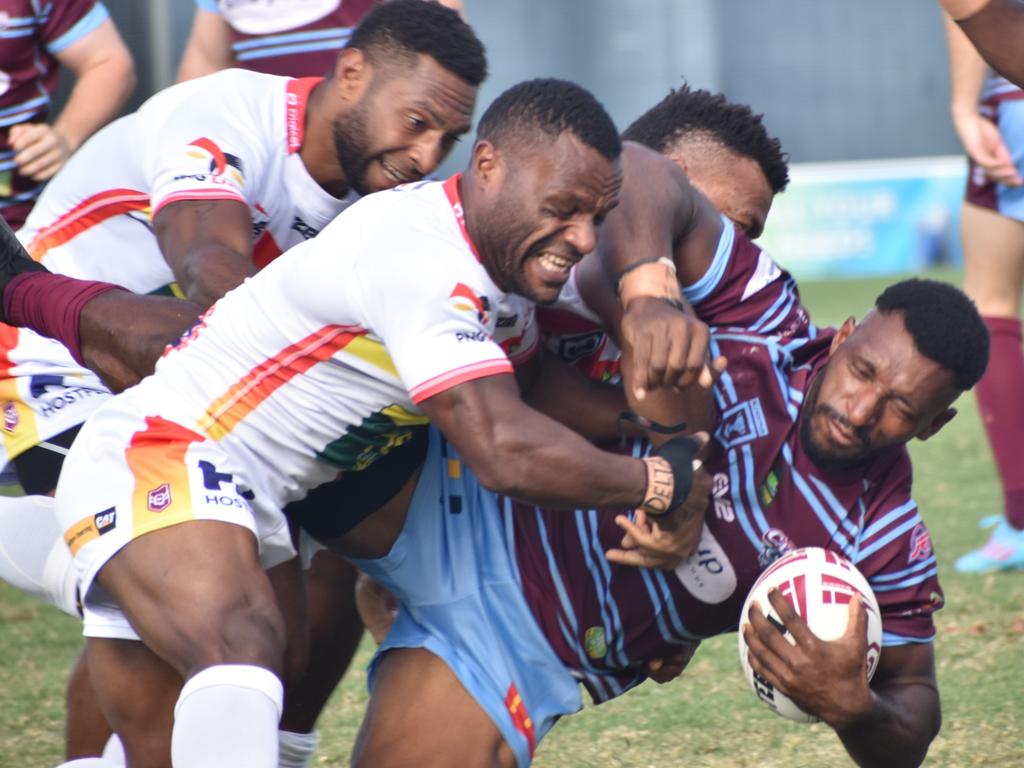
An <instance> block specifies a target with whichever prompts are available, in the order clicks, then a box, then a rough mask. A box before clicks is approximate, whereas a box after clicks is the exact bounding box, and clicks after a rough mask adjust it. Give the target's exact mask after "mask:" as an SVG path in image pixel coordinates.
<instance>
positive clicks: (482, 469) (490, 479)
mask: <svg viewBox="0 0 1024 768" xmlns="http://www.w3.org/2000/svg"><path fill="white" fill-rule="evenodd" d="M526 455H527V454H526V452H525V451H523V446H522V445H521V443H518V441H515V442H514V441H506V440H502V439H500V438H497V437H496V438H495V439H493V440H492V441H491V442H490V445H489V446H488V447H487V449H485V450H483V451H481V452H480V453H479V454H478V456H477V457H475V460H474V461H472V462H469V464H470V466H471V467H472V468H473V473H474V474H475V475H476V477H477V480H479V481H480V484H481V485H482V486H483V487H484V488H486V489H487V490H489V491H491V492H493V493H497V494H501V495H502V496H524V495H528V491H529V474H530V473H529V470H528V466H529V461H528V460H527V459H526Z"/></svg>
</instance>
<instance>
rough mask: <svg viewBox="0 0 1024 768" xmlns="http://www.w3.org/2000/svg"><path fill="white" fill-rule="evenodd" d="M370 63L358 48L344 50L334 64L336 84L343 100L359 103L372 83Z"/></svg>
mask: <svg viewBox="0 0 1024 768" xmlns="http://www.w3.org/2000/svg"><path fill="white" fill-rule="evenodd" d="M371 74H372V72H371V66H370V62H369V61H367V59H366V55H365V54H364V53H363V52H362V51H360V50H359V49H358V48H344V49H342V51H341V53H339V54H338V58H337V60H336V61H335V62H334V78H333V79H334V83H335V86H336V87H337V88H338V89H339V92H340V93H341V97H342V99H344V100H346V101H358V100H359V99H360V98H362V95H363V91H365V90H366V86H367V85H368V84H369V82H370V76H371Z"/></svg>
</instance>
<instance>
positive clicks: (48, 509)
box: [0, 496, 80, 618]
mask: <svg viewBox="0 0 1024 768" xmlns="http://www.w3.org/2000/svg"><path fill="white" fill-rule="evenodd" d="M0 579H3V580H4V581H6V582H7V583H8V584H11V585H13V586H15V587H17V588H18V589H20V590H21V591H22V592H25V593H26V594H29V595H31V596H32V597H35V598H37V599H39V600H43V601H45V602H47V603H50V604H51V605H55V606H57V607H58V608H60V609H61V610H62V611H64V612H65V613H69V614H71V615H72V616H74V617H75V618H80V616H79V613H78V602H77V599H76V591H75V590H76V586H77V580H76V578H75V570H74V567H73V565H72V559H71V551H70V550H69V549H68V547H67V545H66V544H65V543H64V532H63V531H62V530H61V527H60V524H59V523H58V522H57V511H56V508H55V502H54V500H53V499H52V498H50V497H49V496H0Z"/></svg>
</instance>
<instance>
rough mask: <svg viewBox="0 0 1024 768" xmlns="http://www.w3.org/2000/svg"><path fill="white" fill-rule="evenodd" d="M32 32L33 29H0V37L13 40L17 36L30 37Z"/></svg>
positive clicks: (33, 32) (33, 31)
mask: <svg viewBox="0 0 1024 768" xmlns="http://www.w3.org/2000/svg"><path fill="white" fill-rule="evenodd" d="M34 34H35V30H34V29H0V39H4V40H14V39H16V38H19V37H31V36H32V35H34Z"/></svg>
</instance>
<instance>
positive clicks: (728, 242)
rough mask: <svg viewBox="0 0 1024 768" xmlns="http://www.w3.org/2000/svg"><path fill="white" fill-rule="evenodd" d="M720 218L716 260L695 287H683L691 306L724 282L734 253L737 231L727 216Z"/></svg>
mask: <svg viewBox="0 0 1024 768" xmlns="http://www.w3.org/2000/svg"><path fill="white" fill-rule="evenodd" d="M719 218H720V219H721V220H722V236H721V237H720V238H718V248H717V249H716V250H715V256H714V258H713V259H711V264H710V265H709V266H708V269H707V271H706V272H705V273H704V274H703V275H702V276H701V278H700V280H698V281H697V282H696V283H694V284H693V285H687V286H684V287H683V296H685V297H686V300H687V301H688V302H690V303H691V304H698V303H700V302H702V301H704V299H706V298H707V297H708V296H710V295H711V292H712V291H714V290H715V288H717V287H718V284H719V283H720V282H722V275H724V274H725V268H726V267H727V266H729V254H731V253H732V244H733V241H735V239H736V229H735V228H734V227H733V224H732V222H731V221H729V219H727V218H726V217H725V216H721V215H719Z"/></svg>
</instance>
